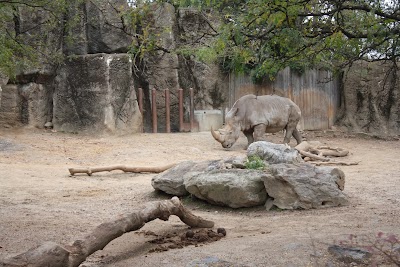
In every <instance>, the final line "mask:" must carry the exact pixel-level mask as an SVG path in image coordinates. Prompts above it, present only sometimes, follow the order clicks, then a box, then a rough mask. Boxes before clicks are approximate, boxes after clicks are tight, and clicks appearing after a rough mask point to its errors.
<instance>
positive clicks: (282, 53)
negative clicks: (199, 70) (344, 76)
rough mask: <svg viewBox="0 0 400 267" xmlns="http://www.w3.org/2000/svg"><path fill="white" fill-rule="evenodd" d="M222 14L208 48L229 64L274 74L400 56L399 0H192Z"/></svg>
mask: <svg viewBox="0 0 400 267" xmlns="http://www.w3.org/2000/svg"><path fill="white" fill-rule="evenodd" d="M169 2H171V3H172V4H174V5H177V6H185V5H186V6H188V5H195V6H197V7H199V8H201V9H202V10H205V9H207V8H211V9H213V10H215V11H217V12H218V13H219V14H221V24H220V27H219V28H218V36H217V38H216V39H215V40H214V42H213V43H212V45H211V46H209V47H208V48H207V49H208V50H209V51H210V52H209V54H213V55H215V59H217V60H218V61H219V62H221V64H222V66H223V67H224V68H227V69H229V70H235V71H248V72H250V73H251V74H252V76H253V78H255V79H256V80H257V79H260V78H262V77H263V76H265V75H270V76H271V77H273V76H274V75H275V74H276V73H277V72H278V71H279V70H281V69H283V68H284V67H287V66H290V67H291V68H293V69H295V70H296V69H297V70H298V71H302V70H303V69H305V68H308V67H319V68H321V67H322V68H328V69H334V68H342V67H344V66H345V65H348V64H351V63H352V62H354V61H355V60H358V59H365V60H369V61H379V60H389V61H392V62H394V64H397V63H398V61H399V58H400V2H398V1H396V0H392V1H391V0H350V1H349V0H285V1H279V0H246V1H244V0H224V1H216V0H208V1H198V0H187V1H169Z"/></svg>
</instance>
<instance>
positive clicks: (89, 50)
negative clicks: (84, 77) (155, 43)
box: [63, 0, 133, 55]
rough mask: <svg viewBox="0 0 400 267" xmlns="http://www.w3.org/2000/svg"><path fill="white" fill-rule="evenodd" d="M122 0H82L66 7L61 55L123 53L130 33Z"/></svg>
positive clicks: (126, 49) (130, 37)
mask: <svg viewBox="0 0 400 267" xmlns="http://www.w3.org/2000/svg"><path fill="white" fill-rule="evenodd" d="M128 9H129V6H128V4H127V1H126V0H110V1H96V2H93V1H85V2H84V3H81V2H77V3H74V4H72V3H71V4H70V6H69V10H68V13H67V17H66V20H67V22H68V23H69V24H68V26H69V27H68V28H67V29H68V32H67V34H65V35H64V40H63V45H64V46H63V52H64V53H65V54H67V55H84V54H96V53H126V52H127V51H128V50H129V47H130V45H132V42H133V37H132V36H133V33H132V32H131V30H130V29H129V27H128V25H127V23H126V22H125V21H124V18H123V16H124V14H125V13H126V12H127V10H128Z"/></svg>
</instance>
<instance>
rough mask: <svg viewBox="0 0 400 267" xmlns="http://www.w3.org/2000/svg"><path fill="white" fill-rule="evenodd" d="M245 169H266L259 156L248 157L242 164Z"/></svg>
mask: <svg viewBox="0 0 400 267" xmlns="http://www.w3.org/2000/svg"><path fill="white" fill-rule="evenodd" d="M244 166H245V167H246V169H251V170H263V169H265V168H266V164H265V162H264V161H263V160H262V159H261V158H260V157H259V156H250V157H248V158H247V160H246V162H245V163H244Z"/></svg>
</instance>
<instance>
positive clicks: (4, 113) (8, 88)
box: [0, 84, 21, 126]
mask: <svg viewBox="0 0 400 267" xmlns="http://www.w3.org/2000/svg"><path fill="white" fill-rule="evenodd" d="M20 122H21V96H20V95H19V93H18V85H16V84H7V85H4V86H3V87H2V97H1V102H0V124H3V125H5V126H16V125H18V124H20Z"/></svg>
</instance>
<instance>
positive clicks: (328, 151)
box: [295, 141, 358, 166]
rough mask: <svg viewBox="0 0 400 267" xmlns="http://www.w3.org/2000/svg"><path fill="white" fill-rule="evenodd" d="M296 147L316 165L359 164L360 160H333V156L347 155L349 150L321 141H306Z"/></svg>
mask: <svg viewBox="0 0 400 267" xmlns="http://www.w3.org/2000/svg"><path fill="white" fill-rule="evenodd" d="M295 149H296V150H297V151H298V152H299V153H300V155H301V156H302V157H303V159H304V161H309V162H311V163H313V164H315V165H318V166H319V165H347V166H349V165H357V164H358V162H349V163H346V162H343V161H333V160H331V158H332V157H345V156H347V155H348V154H349V151H348V150H346V149H343V148H340V147H329V146H324V145H322V144H321V143H320V142H313V143H309V142H306V141H303V142H301V143H300V144H298V145H297V146H296V147H295Z"/></svg>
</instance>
